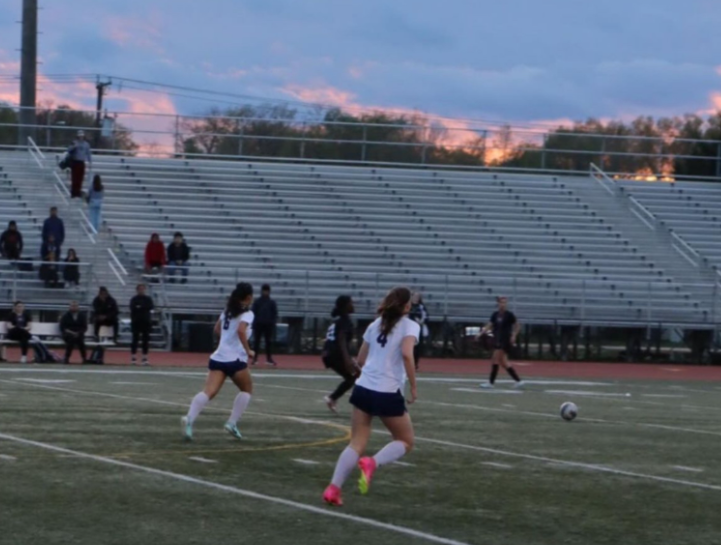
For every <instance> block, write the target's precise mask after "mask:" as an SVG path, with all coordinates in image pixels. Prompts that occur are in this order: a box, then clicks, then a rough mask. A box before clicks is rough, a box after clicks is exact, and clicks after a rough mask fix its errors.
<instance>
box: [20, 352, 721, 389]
mask: <svg viewBox="0 0 721 545" xmlns="http://www.w3.org/2000/svg"><path fill="white" fill-rule="evenodd" d="M55 352H56V353H61V352H62V351H61V350H56V351H55ZM18 357H19V353H18V352H17V349H10V350H8V358H9V360H10V361H18ZM74 357H75V360H76V361H77V358H78V355H77V352H76V353H75V356H74ZM276 359H277V361H278V363H279V364H280V365H279V367H278V369H279V370H280V371H282V370H284V369H285V370H305V371H322V370H324V367H323V364H322V363H321V361H320V358H319V357H318V356H284V355H279V356H277V358H276ZM150 361H151V364H152V365H153V366H159V367H194V368H198V369H202V368H205V366H206V365H207V362H208V356H207V355H206V354H189V353H183V352H155V353H152V354H151V355H150ZM260 361H261V362H264V361H265V360H264V359H263V358H261V360H260ZM105 362H106V364H119V365H123V364H124V365H128V364H129V363H130V355H129V353H128V352H121V351H109V352H107V353H106V358H105ZM516 365H517V368H518V372H519V374H520V375H521V376H522V377H539V378H540V377H564V378H595V379H607V380H608V379H646V380H669V381H683V380H694V381H721V367H700V366H693V365H680V364H679V365H674V364H663V365H657V364H626V363H594V362H574V363H569V362H549V361H524V362H519V363H517V364H516ZM258 368H259V369H263V370H266V369H269V368H268V367H266V366H265V365H263V364H262V363H261V364H260V365H259V366H258ZM489 369H490V367H489V362H488V360H455V359H424V360H422V361H421V373H422V374H426V373H427V374H431V373H444V374H459V375H478V376H485V375H486V374H487V373H488V371H489Z"/></svg>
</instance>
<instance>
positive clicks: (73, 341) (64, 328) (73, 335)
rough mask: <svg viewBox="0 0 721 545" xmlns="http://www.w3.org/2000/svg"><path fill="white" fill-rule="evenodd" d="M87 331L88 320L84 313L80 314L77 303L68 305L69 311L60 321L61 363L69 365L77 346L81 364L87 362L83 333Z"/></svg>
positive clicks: (73, 302)
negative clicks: (63, 355) (63, 345)
mask: <svg viewBox="0 0 721 545" xmlns="http://www.w3.org/2000/svg"><path fill="white" fill-rule="evenodd" d="M87 330H88V319H87V318H86V317H85V313H84V312H80V308H79V306H78V302H77V301H72V302H71V303H70V309H69V310H68V311H67V312H66V313H65V314H64V315H63V317H62V318H61V319H60V332H61V333H62V334H63V340H64V341H65V359H63V363H70V356H72V355H73V349H74V348H75V347H76V346H77V347H78V350H79V351H80V356H81V357H82V358H83V363H86V362H87V361H88V354H87V352H86V351H85V333H86V332H87Z"/></svg>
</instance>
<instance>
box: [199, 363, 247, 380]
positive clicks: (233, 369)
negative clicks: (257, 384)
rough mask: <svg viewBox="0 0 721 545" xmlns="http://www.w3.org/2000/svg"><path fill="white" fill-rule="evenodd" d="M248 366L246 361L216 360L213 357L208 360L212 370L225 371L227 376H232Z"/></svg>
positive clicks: (209, 367)
mask: <svg viewBox="0 0 721 545" xmlns="http://www.w3.org/2000/svg"><path fill="white" fill-rule="evenodd" d="M247 368H248V364H247V363H246V362H244V361H240V360H235V361H215V360H214V359H211V360H210V361H208V369H210V370H211V371H223V373H225V376H226V377H232V376H233V375H235V374H236V373H237V372H238V371H243V370H244V369H247Z"/></svg>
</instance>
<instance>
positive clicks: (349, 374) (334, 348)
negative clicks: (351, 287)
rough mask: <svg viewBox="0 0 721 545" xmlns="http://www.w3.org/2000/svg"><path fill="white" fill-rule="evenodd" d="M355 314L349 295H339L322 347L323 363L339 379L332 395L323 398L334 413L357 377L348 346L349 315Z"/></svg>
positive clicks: (349, 341) (349, 336) (356, 368)
mask: <svg viewBox="0 0 721 545" xmlns="http://www.w3.org/2000/svg"><path fill="white" fill-rule="evenodd" d="M353 312H355V309H354V308H353V299H352V298H351V297H350V295H340V296H339V297H338V298H337V299H336V301H335V307H334V308H333V312H331V316H332V317H333V318H335V321H334V322H333V324H332V325H331V326H330V327H329V328H328V333H327V335H326V338H325V345H324V346H323V363H324V364H325V366H326V367H327V368H328V369H333V371H335V372H336V373H338V374H339V375H340V376H341V377H343V382H341V383H340V384H339V385H338V387H337V388H336V389H335V390H334V391H333V393H332V394H330V395H327V396H325V398H324V400H325V402H326V405H328V408H329V409H330V410H331V411H333V412H337V411H336V404H337V403H338V400H339V399H340V398H341V397H342V396H343V394H345V393H346V392H347V391H348V390H350V389H351V388H352V387H353V384H355V379H356V378H357V377H358V372H359V370H358V365H357V364H356V362H355V360H354V359H353V358H352V357H351V355H350V345H351V343H352V342H353V330H354V327H353V322H352V320H351V319H350V315H351V314H353Z"/></svg>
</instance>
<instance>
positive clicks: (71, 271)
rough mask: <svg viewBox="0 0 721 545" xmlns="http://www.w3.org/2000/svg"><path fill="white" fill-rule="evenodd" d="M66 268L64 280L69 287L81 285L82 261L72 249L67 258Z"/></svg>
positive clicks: (64, 268)
mask: <svg viewBox="0 0 721 545" xmlns="http://www.w3.org/2000/svg"><path fill="white" fill-rule="evenodd" d="M64 263H65V266H64V267H63V280H65V284H66V285H67V286H77V285H79V284H80V266H79V265H78V263H80V259H78V254H77V253H75V250H74V249H72V248H70V249H69V250H68V255H67V257H66V258H65V261H64Z"/></svg>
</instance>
